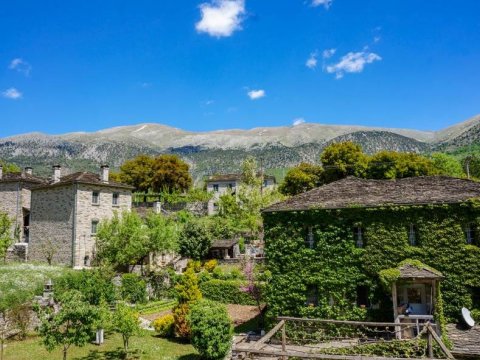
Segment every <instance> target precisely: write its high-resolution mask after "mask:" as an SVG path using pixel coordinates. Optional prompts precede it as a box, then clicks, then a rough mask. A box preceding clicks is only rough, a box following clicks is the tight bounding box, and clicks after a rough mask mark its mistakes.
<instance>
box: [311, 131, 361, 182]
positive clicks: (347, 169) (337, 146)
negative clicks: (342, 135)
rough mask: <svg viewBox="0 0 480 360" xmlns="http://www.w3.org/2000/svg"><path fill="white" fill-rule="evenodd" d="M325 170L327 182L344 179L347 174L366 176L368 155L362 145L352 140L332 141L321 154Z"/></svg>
mask: <svg viewBox="0 0 480 360" xmlns="http://www.w3.org/2000/svg"><path fill="white" fill-rule="evenodd" d="M320 160H321V162H322V165H323V168H324V170H325V180H326V182H332V181H336V180H339V179H342V178H344V177H346V176H356V177H364V176H365V173H366V170H367V165H368V157H367V155H365V154H364V153H363V151H362V147H361V146H360V145H358V144H355V143H354V142H351V141H345V142H339V143H332V144H330V145H328V146H327V147H326V148H325V149H323V152H322V154H321V155H320Z"/></svg>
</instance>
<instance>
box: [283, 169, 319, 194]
mask: <svg viewBox="0 0 480 360" xmlns="http://www.w3.org/2000/svg"><path fill="white" fill-rule="evenodd" d="M322 182H323V168H322V167H321V166H319V165H314V164H308V163H300V164H299V165H298V166H296V167H294V168H292V169H290V170H288V172H287V175H286V176H285V179H283V182H282V184H281V185H280V187H279V191H280V192H281V193H282V194H284V195H297V194H300V193H302V192H305V191H308V190H311V189H313V188H314V187H317V186H319V185H321V184H322Z"/></svg>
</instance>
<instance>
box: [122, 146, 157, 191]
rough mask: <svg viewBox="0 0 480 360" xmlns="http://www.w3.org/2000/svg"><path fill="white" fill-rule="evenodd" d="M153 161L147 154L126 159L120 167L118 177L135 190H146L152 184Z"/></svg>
mask: <svg viewBox="0 0 480 360" xmlns="http://www.w3.org/2000/svg"><path fill="white" fill-rule="evenodd" d="M153 163H154V159H153V158H152V157H151V156H148V155H138V156H137V157H136V158H134V159H131V160H127V161H126V162H125V163H124V164H123V165H122V166H121V167H120V179H121V180H122V181H123V182H125V183H126V184H129V185H132V186H133V187H134V188H135V190H136V191H140V192H147V191H148V190H149V189H150V188H151V186H152V177H153Z"/></svg>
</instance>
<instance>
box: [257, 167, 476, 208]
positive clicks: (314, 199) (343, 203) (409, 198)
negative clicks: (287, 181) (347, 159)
mask: <svg viewBox="0 0 480 360" xmlns="http://www.w3.org/2000/svg"><path fill="white" fill-rule="evenodd" d="M472 198H480V183H478V182H475V181H472V180H466V179H458V178H452V177H448V176H418V177H411V178H405V179H397V180H367V179H359V178H355V177H347V178H345V179H342V180H338V181H335V182H333V183H330V184H327V185H323V186H320V187H318V188H315V189H313V190H310V191H307V192H304V193H302V194H299V195H296V196H293V197H291V198H289V199H287V200H285V201H282V202H279V203H276V204H274V205H272V206H270V207H268V208H266V209H264V212H274V211H298V210H310V209H341V208H349V207H377V206H385V205H426V204H444V203H445V204H452V203H460V202H463V201H466V200H469V199H472Z"/></svg>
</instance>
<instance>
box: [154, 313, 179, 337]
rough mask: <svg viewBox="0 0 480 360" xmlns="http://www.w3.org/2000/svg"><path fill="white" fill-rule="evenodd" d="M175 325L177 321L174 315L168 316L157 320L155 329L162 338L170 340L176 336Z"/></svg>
mask: <svg viewBox="0 0 480 360" xmlns="http://www.w3.org/2000/svg"><path fill="white" fill-rule="evenodd" d="M174 324H175V319H174V317H173V314H167V315H163V316H162V317H159V318H157V319H155V321H154V322H153V327H154V328H155V331H156V332H157V333H158V335H160V336H161V337H164V338H170V337H173V334H174Z"/></svg>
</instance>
